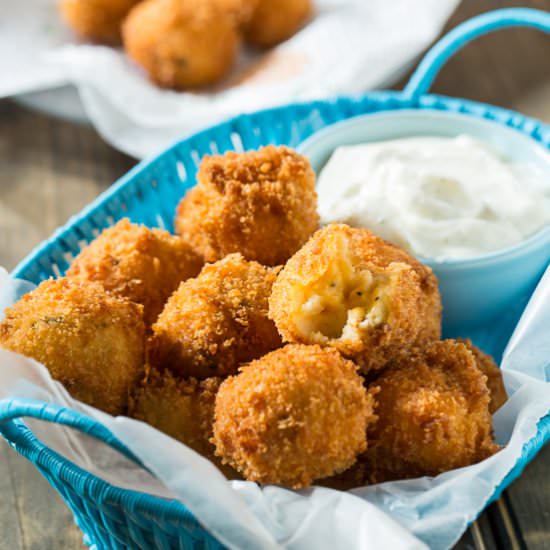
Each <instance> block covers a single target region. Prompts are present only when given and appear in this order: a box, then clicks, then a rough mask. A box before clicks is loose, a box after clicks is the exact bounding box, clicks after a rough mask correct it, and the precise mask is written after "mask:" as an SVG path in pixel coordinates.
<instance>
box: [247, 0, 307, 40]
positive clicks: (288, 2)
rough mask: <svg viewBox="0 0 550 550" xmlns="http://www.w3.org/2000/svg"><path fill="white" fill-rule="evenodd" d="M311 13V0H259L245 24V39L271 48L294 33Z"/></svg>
mask: <svg viewBox="0 0 550 550" xmlns="http://www.w3.org/2000/svg"><path fill="white" fill-rule="evenodd" d="M312 13H313V2H312V0H259V1H257V2H256V9H255V10H254V13H253V15H252V19H251V20H250V21H249V22H248V24H247V25H246V26H245V40H246V41H247V42H248V43H249V44H252V45H254V46H259V47H261V48H271V47H272V46H275V45H277V44H279V43H280V42H283V41H284V40H287V39H288V38H290V37H291V36H292V35H293V34H295V33H296V32H297V31H298V30H299V29H300V27H301V26H302V25H303V24H304V23H305V22H306V21H307V20H308V19H309V18H310V17H311V15H312Z"/></svg>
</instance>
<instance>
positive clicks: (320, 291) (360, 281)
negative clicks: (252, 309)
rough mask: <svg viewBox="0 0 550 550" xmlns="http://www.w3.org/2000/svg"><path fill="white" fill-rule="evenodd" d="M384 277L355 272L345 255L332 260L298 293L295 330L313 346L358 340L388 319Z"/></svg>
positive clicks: (366, 272) (365, 271) (368, 272)
mask: <svg viewBox="0 0 550 550" xmlns="http://www.w3.org/2000/svg"><path fill="white" fill-rule="evenodd" d="M386 282H387V277H386V276H384V275H381V274H373V273H372V272H370V271H369V270H366V269H364V270H356V269H355V268H354V267H353V264H352V262H351V260H350V258H349V255H348V254H347V253H345V252H344V253H342V255H341V257H340V258H335V260H334V261H333V263H332V265H331V267H330V269H329V270H327V272H326V273H324V274H323V276H322V277H321V278H319V279H318V280H317V281H316V282H315V283H314V284H313V285H311V286H310V287H307V288H303V289H301V292H300V296H299V298H298V300H299V305H298V308H297V315H296V327H297V329H298V331H299V332H300V333H301V335H302V336H303V337H305V338H307V339H308V340H313V341H315V342H319V343H322V342H327V341H328V340H359V339H361V337H362V334H363V333H364V332H365V331H367V330H369V329H370V328H372V327H376V326H378V325H381V324H382V323H384V322H385V321H386V319H387V315H388V307H387V297H386V295H385V288H386Z"/></svg>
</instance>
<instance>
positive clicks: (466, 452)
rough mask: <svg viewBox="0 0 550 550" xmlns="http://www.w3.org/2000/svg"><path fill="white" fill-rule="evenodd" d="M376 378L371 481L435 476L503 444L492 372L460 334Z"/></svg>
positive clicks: (472, 461) (399, 362)
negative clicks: (496, 435) (494, 414)
mask: <svg viewBox="0 0 550 550" xmlns="http://www.w3.org/2000/svg"><path fill="white" fill-rule="evenodd" d="M373 385H374V386H377V387H378V388H379V393H378V395H377V396H376V400H377V403H378V407H377V409H376V414H377V415H378V422H377V423H376V424H375V425H373V426H372V427H371V428H370V429H369V431H368V438H369V448H368V450H367V452H366V460H367V464H368V465H369V471H370V476H371V480H372V481H374V482H380V481H386V480H392V479H406V478H413V477H419V476H424V475H427V476H435V475H438V474H440V473H442V472H446V471H448V470H452V469H454V468H460V467H462V466H468V465H470V464H475V463H476V462H479V461H480V460H483V459H485V458H487V457H488V456H490V455H492V454H493V453H495V452H496V451H498V449H499V447H498V446H497V445H496V444H495V443H494V441H493V437H492V424H491V414H490V412H489V391H488V389H487V378H486V377H485V376H484V375H483V374H482V373H481V371H480V370H479V369H478V367H477V365H476V361H475V358H474V356H473V354H472V353H471V352H470V351H469V350H468V348H467V347H466V346H465V345H463V344H461V343H460V342H456V341H455V340H445V341H442V342H433V343H431V344H430V345H428V347H426V348H425V349H423V350H417V352H416V353H414V354H412V355H410V356H408V357H402V358H400V359H398V360H396V361H395V362H393V363H392V364H391V365H390V366H389V367H388V368H387V369H386V370H385V371H384V372H383V373H382V374H381V375H380V377H379V378H377V380H376V381H375V382H374V383H373Z"/></svg>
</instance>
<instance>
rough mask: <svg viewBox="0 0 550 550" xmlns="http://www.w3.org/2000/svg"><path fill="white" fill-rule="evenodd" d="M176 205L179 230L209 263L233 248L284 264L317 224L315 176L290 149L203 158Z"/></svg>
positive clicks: (249, 256) (272, 148)
mask: <svg viewBox="0 0 550 550" xmlns="http://www.w3.org/2000/svg"><path fill="white" fill-rule="evenodd" d="M197 180H198V185H197V186H195V187H194V188H193V189H191V190H190V191H188V192H187V194H186V195H185V197H184V198H183V200H182V201H181V202H180V204H179V206H178V212H177V215H176V220H175V226H176V231H177V232H178V233H179V234H181V235H182V236H183V237H184V238H185V240H186V241H188V242H189V243H190V244H191V245H192V246H194V247H195V250H196V251H197V252H198V253H200V254H201V255H202V256H203V257H204V258H205V260H206V261H208V262H214V261H216V260H219V259H221V258H223V257H224V256H226V255H227V254H230V253H232V252H240V253H241V254H242V255H243V256H244V257H245V258H247V259H248V260H256V261H257V262H260V263H261V264H264V265H270V266H275V265H279V264H283V263H284V262H286V260H288V258H290V256H292V254H294V252H296V251H297V250H298V249H299V248H300V247H301V246H302V245H303V244H304V243H305V242H306V241H307V239H308V238H309V237H310V235H311V234H312V233H313V232H314V231H315V230H316V229H317V228H318V226H319V215H318V214H317V194H316V192H315V174H314V172H313V170H312V168H311V166H310V164H309V162H308V161H307V159H306V158H305V157H303V156H302V155H299V154H298V153H296V152H295V151H293V150H292V149H289V148H288V147H282V146H281V147H275V146H273V145H269V146H267V147H264V148H262V149H260V150H258V151H250V152H246V153H235V152H229V153H226V154H225V155H223V156H213V157H205V158H204V159H203V161H202V163H201V166H200V169H199V172H198V175H197Z"/></svg>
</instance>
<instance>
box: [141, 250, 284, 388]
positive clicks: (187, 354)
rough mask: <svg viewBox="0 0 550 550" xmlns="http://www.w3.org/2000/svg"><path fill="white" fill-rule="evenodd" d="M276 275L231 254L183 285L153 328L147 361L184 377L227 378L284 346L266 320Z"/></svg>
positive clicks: (171, 298)
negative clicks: (249, 362)
mask: <svg viewBox="0 0 550 550" xmlns="http://www.w3.org/2000/svg"><path fill="white" fill-rule="evenodd" d="M276 275H277V270H276V269H271V268H266V267H264V266H262V265H260V264H258V263H256V262H249V261H247V260H245V259H244V258H243V257H242V256H241V255H240V254H230V255H229V256H227V257H225V258H224V259H223V260H220V261H219V262H217V263H215V264H207V265H206V266H205V267H204V268H203V269H202V271H201V272H200V274H199V276H198V277H196V278H195V279H189V280H187V281H185V282H184V283H182V284H181V285H180V287H179V288H178V290H177V291H176V292H174V294H173V295H172V296H171V297H170V299H169V300H168V303H167V304H166V307H165V308H164V310H163V312H162V313H161V315H160V316H159V318H158V320H157V322H156V323H155V324H154V325H153V335H152V337H151V338H150V341H149V351H148V357H149V361H150V363H151V364H152V365H153V366H156V367H157V368H159V369H164V368H168V369H171V370H172V371H173V372H175V373H177V374H179V375H180V376H184V377H188V376H194V377H197V378H201V379H202V378H209V377H211V376H226V375H228V374H233V373H234V372H236V371H237V368H238V367H239V365H240V364H242V363H246V362H248V361H251V360H252V359H256V358H258V357H261V356H262V355H264V354H265V353H267V352H268V351H271V350H273V349H275V348H277V347H279V346H281V345H282V342H281V338H280V336H279V334H278V332H277V329H276V328H275V325H274V324H273V321H271V320H270V319H269V318H268V317H267V308H268V306H267V300H268V297H269V293H270V292H271V287H272V285H273V281H274V280H275V277H276Z"/></svg>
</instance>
